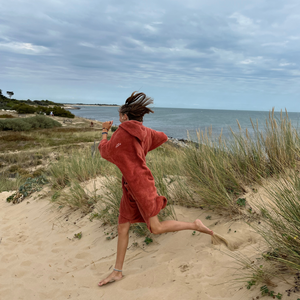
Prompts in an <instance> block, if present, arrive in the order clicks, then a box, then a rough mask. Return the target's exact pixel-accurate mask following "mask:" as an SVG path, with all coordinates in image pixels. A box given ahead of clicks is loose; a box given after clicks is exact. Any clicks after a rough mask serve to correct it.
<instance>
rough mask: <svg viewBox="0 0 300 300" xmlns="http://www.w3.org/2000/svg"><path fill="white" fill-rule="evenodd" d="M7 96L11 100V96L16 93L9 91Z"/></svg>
mask: <svg viewBox="0 0 300 300" xmlns="http://www.w3.org/2000/svg"><path fill="white" fill-rule="evenodd" d="M6 94H7V95H8V96H9V99H11V96H13V95H14V92H9V91H7V92H6Z"/></svg>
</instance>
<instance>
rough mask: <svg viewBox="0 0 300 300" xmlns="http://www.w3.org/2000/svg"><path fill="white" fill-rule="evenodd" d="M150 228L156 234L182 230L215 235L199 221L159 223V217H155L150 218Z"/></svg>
mask: <svg viewBox="0 0 300 300" xmlns="http://www.w3.org/2000/svg"><path fill="white" fill-rule="evenodd" d="M150 226H151V230H152V232H153V233H154V234H160V233H165V232H174V231H181V230H196V231H199V232H202V233H206V234H209V235H213V231H212V230H210V229H209V228H207V227H206V226H205V225H204V224H203V223H202V222H201V221H200V220H198V219H197V220H196V221H195V222H180V221H174V220H170V221H163V222H159V220H158V217H157V216H155V217H152V218H150Z"/></svg>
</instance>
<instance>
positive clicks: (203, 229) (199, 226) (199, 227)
mask: <svg viewBox="0 0 300 300" xmlns="http://www.w3.org/2000/svg"><path fill="white" fill-rule="evenodd" d="M194 223H195V225H196V228H197V230H198V231H200V232H202V233H206V234H210V235H213V234H214V233H213V231H212V230H210V229H209V228H207V227H206V226H205V225H204V224H203V223H202V222H201V221H200V220H199V219H197V220H196V221H195V222H194Z"/></svg>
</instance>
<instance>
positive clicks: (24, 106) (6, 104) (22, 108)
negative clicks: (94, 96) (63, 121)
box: [0, 89, 75, 118]
mask: <svg viewBox="0 0 300 300" xmlns="http://www.w3.org/2000/svg"><path fill="white" fill-rule="evenodd" d="M62 106H63V104H61V103H55V102H52V101H49V100H34V101H31V100H29V99H28V100H16V99H10V98H8V97H6V96H4V95H3V94H2V90H1V89H0V109H5V110H15V111H16V112H17V113H18V114H33V113H37V114H46V115H50V112H53V114H54V115H55V116H59V117H65V118H74V117H75V116H74V115H73V114H72V113H71V112H69V111H68V110H66V109H64V108H63V107H62Z"/></svg>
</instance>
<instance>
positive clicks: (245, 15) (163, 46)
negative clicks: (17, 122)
mask: <svg viewBox="0 0 300 300" xmlns="http://www.w3.org/2000/svg"><path fill="white" fill-rule="evenodd" d="M242 2H243V1H230V2H227V1H226V3H225V1H222V0H219V1H213V2H212V1H201V2H200V1H191V0H188V1H184V2H183V1H179V0H178V1H175V0H172V1H171V0H166V1H156V0H155V1H151V2H150V1H149V3H148V2H147V3H146V2H143V3H142V2H139V1H133V0H129V1H126V2H125V1H117V0H114V1H109V2H108V1H107V2H105V1H96V0H85V1H83V0H82V1H80V0H79V1H76V2H74V3H72V4H70V3H69V2H68V3H66V2H63V1H56V2H52V1H42V2H41V1H33V0H32V1H29V0H28V1H24V2H17V1H15V0H12V1H9V2H8V3H7V5H6V6H5V7H4V6H3V7H1V8H2V14H1V16H0V24H1V25H0V55H1V57H0V62H1V65H2V68H3V69H4V70H5V76H9V77H13V76H14V75H15V77H16V80H17V78H18V77H19V76H20V78H24V74H27V76H26V77H27V80H34V78H36V77H39V80H42V78H44V79H45V82H44V84H45V85H46V84H47V80H49V79H50V80H53V81H55V82H58V81H64V82H66V81H68V80H69V81H70V84H72V82H73V81H80V80H82V81H83V82H86V84H88V82H87V81H92V82H97V81H101V82H103V83H107V82H111V84H118V86H122V85H126V84H127V83H128V82H132V81H136V82H137V83H139V84H145V85H151V86H155V85H157V86H161V85H162V84H163V83H168V84H169V83H170V84H171V83H172V82H173V84H174V85H178V84H186V85H188V86H194V87H196V86H197V85H199V84H200V85H201V84H203V85H204V86H205V83H207V82H212V80H213V83H214V84H215V85H216V86H220V87H221V86H222V87H225V86H226V85H230V84H232V82H233V81H236V82H240V83H241V85H242V86H243V87H242V89H244V85H246V84H247V82H248V83H249V86H251V85H252V84H254V83H253V82H252V81H256V82H259V81H261V80H262V79H264V80H266V79H268V80H271V81H272V82H274V83H275V82H276V80H277V81H285V82H290V84H291V86H293V85H294V84H295V82H294V79H295V78H299V75H300V74H299V55H298V53H299V45H300V36H299V34H298V32H297V29H296V28H299V25H300V24H299V23H300V18H299V17H298V15H299V14H300V9H299V5H297V2H296V1H290V2H289V4H286V3H285V2H283V1H279V0H275V1H269V0H268V1H267V0H266V1H263V0H261V1H259V0H254V1H251V3H248V4H247V5H245V3H242ZM4 24H5V25H4ZM26 45H27V46H26ZM26 47H27V48H26ZM12 66H13V67H12ZM22 73H23V74H22ZM0 76H4V75H0ZM0 78H2V80H3V79H4V78H3V77H0ZM2 80H1V81H2ZM199 82H200V83H199ZM0 88H1V87H0ZM227 88H228V89H229V87H227ZM230 89H231V88H230Z"/></svg>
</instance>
